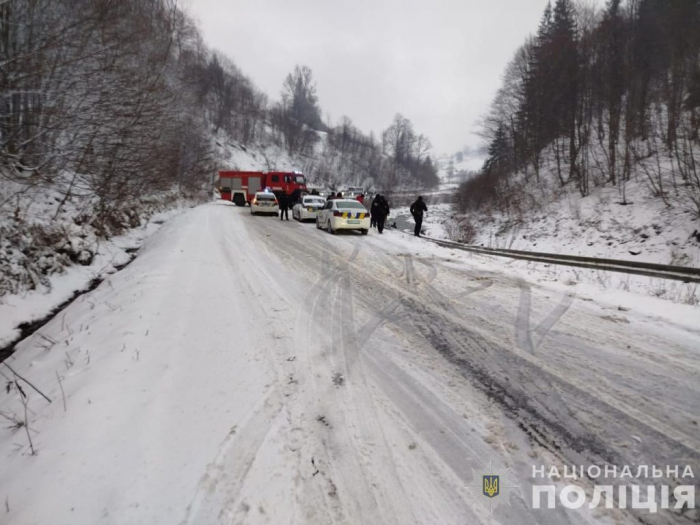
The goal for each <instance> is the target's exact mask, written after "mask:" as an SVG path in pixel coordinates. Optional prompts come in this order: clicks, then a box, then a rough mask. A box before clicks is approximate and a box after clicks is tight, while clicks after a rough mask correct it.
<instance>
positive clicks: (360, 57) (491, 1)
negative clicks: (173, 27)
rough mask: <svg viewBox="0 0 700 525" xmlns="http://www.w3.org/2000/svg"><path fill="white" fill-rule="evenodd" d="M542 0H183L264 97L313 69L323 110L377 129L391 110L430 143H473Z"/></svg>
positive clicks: (445, 147)
mask: <svg viewBox="0 0 700 525" xmlns="http://www.w3.org/2000/svg"><path fill="white" fill-rule="evenodd" d="M546 3H547V2H546V0H432V1H430V2H428V1H426V0H233V1H230V0H229V1H226V0H187V1H186V5H188V11H189V12H190V13H191V14H192V15H193V16H194V17H195V18H196V19H197V20H198V21H199V23H200V27H201V29H202V31H203V34H204V38H205V40H206V42H207V43H208V44H209V45H210V46H212V47H213V48H215V49H217V50H219V51H221V52H222V53H223V54H225V55H227V56H228V57H229V58H231V59H232V60H233V61H234V62H235V63H236V64H237V65H238V66H239V67H240V68H241V69H242V71H243V72H244V73H245V74H246V75H248V76H249V77H250V78H251V80H253V82H254V83H255V84H256V85H257V86H258V88H259V89H261V90H262V91H263V92H265V93H267V94H268V95H269V96H270V98H271V99H273V100H277V99H279V97H280V92H281V89H282V82H283V81H284V78H285V77H286V75H287V74H288V73H289V72H291V71H292V70H293V68H294V66H295V65H296V64H300V65H307V66H309V67H310V68H311V69H312V70H313V74H314V78H315V80H316V85H317V92H318V96H319V102H320V105H321V108H322V110H323V111H324V118H325V117H326V115H330V117H331V119H332V122H333V123H337V122H338V120H339V118H340V117H341V116H343V115H347V116H348V117H350V118H351V119H352V120H353V122H354V123H355V125H356V126H357V127H358V128H359V129H361V130H362V131H363V132H365V133H368V132H369V131H374V132H375V133H379V132H380V131H381V130H382V129H385V128H387V127H388V126H389V125H390V124H391V121H392V119H393V117H394V115H395V114H396V113H402V114H403V115H404V116H405V117H407V118H409V119H410V120H411V121H412V122H413V124H414V127H415V129H416V131H417V132H419V133H423V134H424V135H426V136H427V137H428V138H429V139H430V141H431V142H432V144H433V153H434V154H441V153H454V152H455V151H457V150H459V149H460V148H461V147H462V146H464V145H467V144H468V145H471V146H475V145H477V144H478V142H479V139H478V137H476V136H474V134H473V132H474V131H475V130H476V126H475V121H476V120H477V119H478V118H479V117H480V116H481V115H483V114H484V112H485V111H486V110H487V108H488V104H489V103H490V101H491V99H492V97H493V95H494V93H495V91H496V89H498V87H499V85H500V77H501V74H502V72H503V69H504V68H505V66H506V64H507V62H508V60H510V58H511V57H512V55H513V53H514V52H515V50H516V48H517V47H518V46H519V45H520V44H522V43H523V41H524V39H525V37H526V36H527V35H528V34H530V33H534V32H535V31H536V29H537V25H538V23H539V19H540V17H541V15H542V11H543V10H544V7H545V5H546Z"/></svg>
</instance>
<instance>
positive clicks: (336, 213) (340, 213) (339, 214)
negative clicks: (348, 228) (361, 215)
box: [333, 210, 343, 217]
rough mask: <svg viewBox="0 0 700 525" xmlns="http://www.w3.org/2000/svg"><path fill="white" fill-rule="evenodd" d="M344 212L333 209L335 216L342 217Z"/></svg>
mask: <svg viewBox="0 0 700 525" xmlns="http://www.w3.org/2000/svg"><path fill="white" fill-rule="evenodd" d="M342 216H343V214H342V212H339V211H338V210H333V217H342Z"/></svg>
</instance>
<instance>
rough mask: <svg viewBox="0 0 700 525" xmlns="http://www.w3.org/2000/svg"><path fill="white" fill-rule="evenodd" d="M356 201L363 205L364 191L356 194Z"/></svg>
mask: <svg viewBox="0 0 700 525" xmlns="http://www.w3.org/2000/svg"><path fill="white" fill-rule="evenodd" d="M357 202H359V203H360V204H362V205H363V206H364V205H365V194H364V193H360V194H359V195H358V196H357Z"/></svg>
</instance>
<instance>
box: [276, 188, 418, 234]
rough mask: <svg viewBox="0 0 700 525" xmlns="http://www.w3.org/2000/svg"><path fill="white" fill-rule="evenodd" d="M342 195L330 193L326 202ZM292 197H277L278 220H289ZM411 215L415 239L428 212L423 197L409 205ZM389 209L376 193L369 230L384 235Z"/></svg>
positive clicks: (282, 195) (370, 211)
mask: <svg viewBox="0 0 700 525" xmlns="http://www.w3.org/2000/svg"><path fill="white" fill-rule="evenodd" d="M316 195H318V193H316ZM342 198H343V194H342V193H340V192H338V193H337V194H333V193H331V194H330V195H329V196H328V199H327V200H329V201H330V200H334V199H342ZM298 199H299V197H297V199H294V195H291V196H288V195H286V194H284V193H282V194H280V195H279V197H278V201H279V207H280V220H281V221H283V220H284V219H285V218H286V219H287V220H289V208H290V207H291V206H292V204H293V203H294V202H295V200H298ZM364 200H365V197H364V195H362V194H361V195H358V197H357V201H359V202H360V203H362V204H364ZM410 211H411V215H412V216H413V220H414V221H415V223H416V226H415V228H414V230H413V234H414V235H415V236H416V237H420V234H421V227H422V226H423V214H424V213H426V212H427V211H428V207H427V206H426V204H425V202H424V201H423V197H418V199H416V201H415V202H414V203H413V204H411V208H410ZM389 212H390V208H389V202H388V201H387V200H386V198H385V197H384V196H383V195H380V194H379V193H377V195H375V197H374V199H373V200H372V205H371V206H370V210H369V213H370V227H371V228H377V231H378V232H379V233H380V234H381V233H384V225H385V223H386V219H387V217H388V216H389Z"/></svg>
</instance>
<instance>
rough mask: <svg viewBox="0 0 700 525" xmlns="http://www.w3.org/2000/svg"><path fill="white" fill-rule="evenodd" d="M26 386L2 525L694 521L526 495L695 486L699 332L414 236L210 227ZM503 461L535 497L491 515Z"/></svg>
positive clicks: (225, 218)
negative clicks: (666, 477) (680, 473)
mask: <svg viewBox="0 0 700 525" xmlns="http://www.w3.org/2000/svg"><path fill="white" fill-rule="evenodd" d="M8 363H9V364H10V366H11V367H12V368H13V370H14V371H15V372H17V373H18V374H19V375H20V376H22V377H23V378H25V379H27V380H28V381H30V382H31V383H32V384H33V385H34V386H35V387H36V388H37V389H38V390H40V391H42V392H43V393H44V394H46V395H47V396H48V397H49V398H51V399H52V403H50V404H49V403H48V402H46V400H44V399H43V398H42V397H41V396H39V395H38V394H37V393H36V391H34V390H32V389H31V388H30V387H28V386H27V385H26V384H25V383H23V382H22V381H21V380H17V383H12V385H16V384H19V386H21V387H22V391H23V392H24V393H25V394H26V395H27V396H28V406H27V411H26V417H25V407H24V406H23V404H22V402H21V400H22V393H21V392H20V391H19V389H18V388H17V387H16V386H13V387H11V388H9V389H8V391H3V393H2V394H0V414H2V415H3V416H4V418H3V422H2V423H3V429H2V431H0V457H2V472H1V473H0V498H1V499H2V502H3V508H2V509H0V522H2V523H5V522H6V521H5V520H7V523H13V524H14V523H16V524H34V523H36V524H44V523H51V524H59V523H67V524H68V523H69V524H71V525H82V524H95V523H115V524H116V523H119V524H122V523H130V524H131V523H144V524H149V525H152V524H159V523H164V524H165V523H167V524H171V523H181V524H208V523H271V524H285V523H299V524H302V523H318V524H326V523H356V524H393V523H396V524H409V523H411V524H412V523H417V524H438V523H440V524H443V523H444V524H453V523H454V524H465V523H467V524H471V523H503V524H518V525H520V524H524V525H527V524H535V523H541V524H551V525H559V524H567V523H570V524H582V523H639V522H640V521H641V522H642V523H654V524H656V523H659V524H661V523H694V521H693V520H694V519H697V515H696V514H693V513H686V514H685V515H683V516H681V515H679V514H677V513H671V512H669V511H663V512H660V513H658V514H649V513H645V512H643V511H630V510H626V511H623V510H606V509H604V508H596V509H588V505H586V506H585V507H583V508H582V509H579V510H565V509H563V508H561V505H559V506H558V508H557V509H540V510H533V509H532V502H531V493H532V485H533V483H537V482H538V480H536V479H533V476H532V472H533V466H541V465H544V466H546V467H547V468H549V467H550V466H557V467H561V466H563V465H584V466H588V465H591V464H595V465H601V466H602V465H606V464H608V465H618V466H623V465H631V466H638V465H659V466H666V465H681V466H684V465H692V467H693V469H694V470H695V472H696V473H697V472H698V471H700V323H698V326H697V327H696V329H693V328H692V327H687V326H686V327H684V326H682V325H675V324H672V323H670V322H668V321H666V320H663V319H662V318H660V317H659V318H657V317H650V316H646V315H643V314H640V313H636V312H634V311H618V310H611V309H610V308H608V307H602V306H601V305H599V304H597V303H596V301H591V300H582V299H579V298H577V297H575V296H573V295H568V294H563V293H559V292H556V291H552V290H551V289H547V288H542V287H539V286H536V285H533V284H530V283H528V282H526V281H524V280H522V279H520V278H518V277H515V276H509V275H507V274H504V273H502V272H500V271H497V269H496V268H494V269H489V268H488V267H487V266H486V265H484V264H483V263H479V264H477V263H474V262H473V261H472V259H471V257H470V256H466V255H461V254H452V253H451V252H450V251H449V250H446V249H443V248H439V247H435V246H430V245H428V243H424V242H422V241H420V240H418V239H414V238H411V237H407V236H405V235H403V234H401V233H399V232H396V231H390V232H386V233H385V235H383V236H379V235H377V234H376V233H375V232H372V233H371V234H370V235H369V236H367V237H365V236H360V235H355V234H352V233H349V234H343V235H336V236H331V235H329V234H327V233H325V232H321V231H318V230H316V229H315V228H314V225H313V224H299V223H296V222H293V221H290V222H285V223H280V221H279V220H278V219H275V218H272V217H270V218H264V217H252V216H251V215H250V213H249V210H248V209H247V208H246V209H241V208H236V207H233V206H230V205H228V204H226V203H212V204H208V205H205V206H200V207H198V208H195V209H192V210H190V211H188V212H187V213H184V214H182V215H180V216H178V217H176V218H174V219H172V220H171V221H169V222H168V223H166V224H165V225H164V226H163V227H162V229H161V230H160V231H159V232H158V233H157V234H155V235H154V236H153V237H152V238H151V239H150V240H149V241H147V242H146V244H145V245H144V247H143V248H142V249H141V252H140V254H139V256H138V258H137V259H136V261H135V262H134V263H132V264H131V265H130V266H129V267H127V268H126V269H124V270H123V271H121V272H119V273H117V274H115V275H113V276H111V277H110V278H109V279H108V280H107V281H106V282H104V283H103V284H102V285H101V286H100V287H98V288H97V289H96V290H94V291H93V292H91V293H90V294H88V295H85V296H83V297H81V298H80V299H79V300H78V301H76V302H75V303H74V304H72V305H71V306H70V307H69V308H68V309H67V310H65V311H64V312H63V313H61V314H60V315H59V316H57V317H56V318H55V319H54V320H53V321H51V322H50V323H49V324H47V325H46V326H45V327H43V328H42V329H41V330H40V331H39V332H38V333H37V334H35V335H34V336H32V337H31V338H29V339H27V340H25V341H24V342H22V343H21V344H20V345H19V346H18V349H17V352H16V353H15V355H14V356H13V357H12V358H10V359H9V360H8ZM2 368H3V370H2V373H3V376H4V380H5V381H6V382H11V381H14V380H15V377H14V376H13V374H12V373H11V372H10V371H9V370H8V369H7V368H6V367H2ZM12 385H11V386H12ZM62 391H63V393H62ZM25 421H26V422H27V423H28V430H29V435H30V436H31V437H32V442H33V446H34V448H35V450H36V455H34V456H32V455H30V449H29V444H28V440H27V433H26V429H25V428H23V427H22V425H23V424H24V422H25ZM5 422H7V425H4V423H5ZM13 425H15V426H16V427H17V428H16V429H15V430H11V429H9V428H8V427H11V426H13ZM489 461H493V462H494V464H498V465H502V466H503V467H508V468H510V469H511V472H512V473H513V474H514V476H513V481H514V482H515V484H516V485H517V489H516V490H515V493H514V494H513V495H512V496H511V497H510V499H509V501H510V504H511V505H510V506H499V507H498V508H497V509H496V510H495V511H494V512H493V514H491V513H490V512H489V510H487V509H486V508H485V507H484V506H481V505H476V506H474V505H472V503H473V502H474V501H476V500H479V498H480V497H481V498H483V496H481V494H480V493H477V494H476V496H472V495H470V493H469V492H468V486H469V485H470V484H471V483H472V480H473V477H474V473H473V472H472V469H476V470H477V471H479V470H481V469H483V468H484V467H485V465H486V464H487V463H488V462H489ZM681 468H682V467H681ZM691 481H692V482H695V480H691ZM539 482H540V483H544V482H543V481H542V480H539ZM686 482H687V480H686ZM578 483H579V484H580V485H581V486H582V487H583V488H584V489H585V490H586V491H587V492H588V493H589V495H590V492H591V489H592V483H593V482H592V481H591V480H589V479H586V480H579V481H578ZM599 483H600V482H599ZM638 483H641V482H639V481H638ZM603 484H611V483H603ZM684 484H687V483H684ZM479 501H481V500H479ZM589 501H590V498H589ZM601 507H602V505H601ZM695 512H697V511H695Z"/></svg>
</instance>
